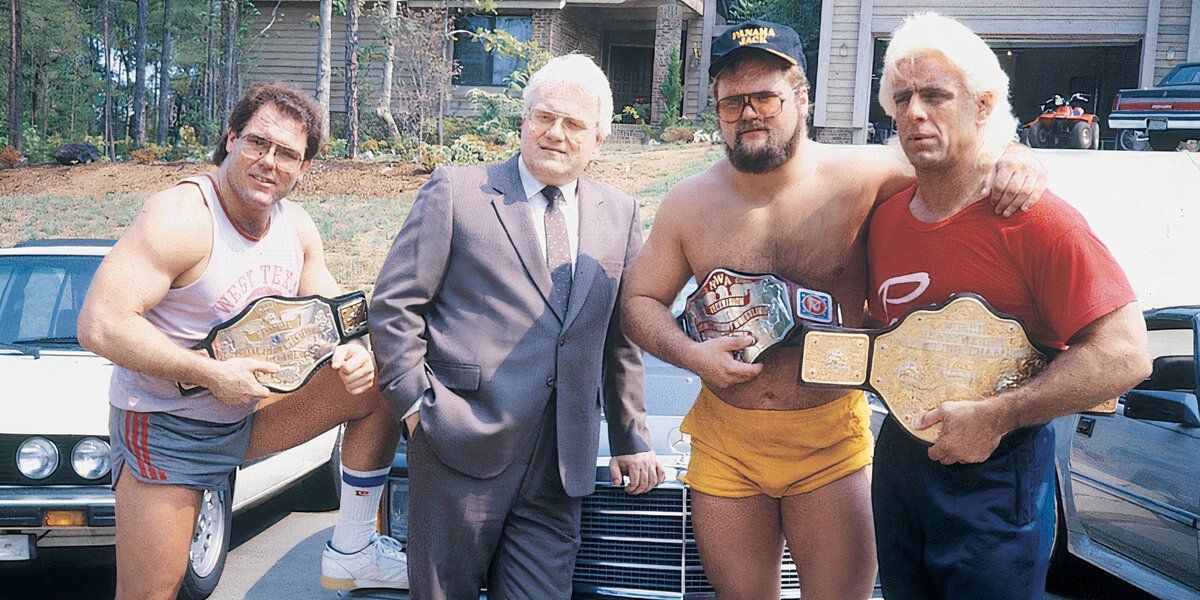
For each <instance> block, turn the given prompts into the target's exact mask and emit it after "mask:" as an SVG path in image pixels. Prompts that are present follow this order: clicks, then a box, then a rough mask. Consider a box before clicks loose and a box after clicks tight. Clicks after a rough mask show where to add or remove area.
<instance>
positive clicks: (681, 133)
mask: <svg viewBox="0 0 1200 600" xmlns="http://www.w3.org/2000/svg"><path fill="white" fill-rule="evenodd" d="M697 131H699V129H698V128H696V127H693V126H690V125H676V126H674V127H666V128H664V129H663V132H662V136H661V138H662V141H664V142H690V141H692V140H693V139H694V138H695V135H696V132H697Z"/></svg>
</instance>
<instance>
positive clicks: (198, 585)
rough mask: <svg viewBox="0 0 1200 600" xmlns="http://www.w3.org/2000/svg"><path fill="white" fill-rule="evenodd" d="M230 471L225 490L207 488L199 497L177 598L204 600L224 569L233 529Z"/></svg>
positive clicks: (215, 585) (213, 588)
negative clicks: (227, 485) (197, 510)
mask: <svg viewBox="0 0 1200 600" xmlns="http://www.w3.org/2000/svg"><path fill="white" fill-rule="evenodd" d="M233 478H234V477H233V475H230V476H229V489H228V490H226V491H224V492H218V491H216V490H206V491H205V492H204V494H203V495H201V497H200V512H199V514H198V515H197V516H196V529H195V531H194V532H193V533H192V546H191V549H190V551H189V553H188V568H187V572H186V573H184V575H183V585H182V586H180V588H179V595H178V596H177V598H178V599H179V600H203V599H204V598H208V597H209V596H210V595H212V593H213V590H215V589H217V582H218V581H220V580H221V573H222V572H224V571H225V558H226V557H227V556H228V555H229V535H230V533H231V532H232V531H233Z"/></svg>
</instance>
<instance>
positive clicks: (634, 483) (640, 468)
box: [608, 450, 667, 494]
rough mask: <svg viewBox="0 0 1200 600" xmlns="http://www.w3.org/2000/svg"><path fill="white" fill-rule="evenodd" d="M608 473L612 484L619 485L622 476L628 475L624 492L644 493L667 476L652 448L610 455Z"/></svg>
mask: <svg viewBox="0 0 1200 600" xmlns="http://www.w3.org/2000/svg"><path fill="white" fill-rule="evenodd" d="M608 474H609V475H610V476H611V477H612V484H613V485H621V482H622V481H623V480H624V477H625V476H628V477H629V483H628V484H626V485H625V493H626V494H644V493H646V492H648V491H650V490H652V489H654V486H656V485H658V484H660V483H662V481H663V479H664V478H665V477H666V476H667V473H666V471H665V470H663V468H662V465H660V464H658V459H657V458H656V457H655V456H654V451H653V450H647V451H645V452H638V453H637V454H622V455H621V456H614V457H612V458H611V459H609V461H608Z"/></svg>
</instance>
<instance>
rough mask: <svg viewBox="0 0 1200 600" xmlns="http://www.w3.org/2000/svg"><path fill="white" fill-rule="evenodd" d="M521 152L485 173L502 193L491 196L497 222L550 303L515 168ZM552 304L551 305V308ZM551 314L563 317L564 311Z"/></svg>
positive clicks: (547, 282) (543, 265) (546, 275)
mask: <svg viewBox="0 0 1200 600" xmlns="http://www.w3.org/2000/svg"><path fill="white" fill-rule="evenodd" d="M519 157H520V154H517V155H514V156H513V157H512V158H511V159H509V160H508V162H506V163H504V164H502V165H499V166H498V167H497V168H496V169H494V170H493V171H492V173H491V175H490V176H489V177H488V180H489V183H490V184H491V185H492V188H493V189H495V190H496V191H497V192H500V193H501V194H503V196H498V197H496V198H493V199H492V207H493V208H495V210H496V216H497V217H499V218H500V224H501V225H503V226H504V230H505V231H506V232H507V233H508V239H509V241H510V242H512V245H513V247H514V248H516V250H517V256H519V257H520V258H521V263H522V264H524V265H525V270H526V271H527V272H528V273H529V277H530V278H531V279H533V283H534V285H536V286H537V289H538V292H540V293H541V294H542V298H543V299H544V300H546V305H547V306H550V288H551V281H550V270H549V269H548V268H547V267H546V257H545V256H542V251H541V246H540V245H538V241H537V232H536V231H535V230H534V229H533V216H532V213H531V212H530V209H529V200H528V199H527V198H526V197H525V189H524V186H522V185H521V174H520V172H519V171H518V170H517V160H519ZM553 308H554V307H553V306H551V309H553ZM554 315H555V316H556V317H558V320H559V321H560V322H561V321H563V318H564V315H560V314H558V312H557V311H555V312H554Z"/></svg>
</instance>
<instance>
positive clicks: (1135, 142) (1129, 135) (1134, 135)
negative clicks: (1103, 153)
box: [1117, 129, 1150, 152]
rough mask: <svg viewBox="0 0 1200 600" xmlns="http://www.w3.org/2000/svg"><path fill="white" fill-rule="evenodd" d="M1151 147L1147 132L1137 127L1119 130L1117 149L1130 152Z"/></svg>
mask: <svg viewBox="0 0 1200 600" xmlns="http://www.w3.org/2000/svg"><path fill="white" fill-rule="evenodd" d="M1149 149H1150V142H1149V141H1147V140H1146V134H1145V133H1143V132H1141V131H1138V130H1137V129H1121V130H1119V131H1117V150H1126V151H1129V152H1145V151H1147V150H1149Z"/></svg>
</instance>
